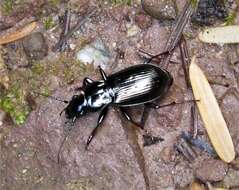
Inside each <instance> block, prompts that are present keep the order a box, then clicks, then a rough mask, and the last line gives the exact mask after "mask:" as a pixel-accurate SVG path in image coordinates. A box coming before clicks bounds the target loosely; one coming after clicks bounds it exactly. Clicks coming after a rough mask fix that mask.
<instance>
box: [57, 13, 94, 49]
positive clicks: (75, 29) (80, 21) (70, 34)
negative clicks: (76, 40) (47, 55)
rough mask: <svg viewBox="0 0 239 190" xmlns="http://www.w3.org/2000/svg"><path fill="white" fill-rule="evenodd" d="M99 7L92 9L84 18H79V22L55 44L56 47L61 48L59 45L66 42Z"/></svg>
mask: <svg viewBox="0 0 239 190" xmlns="http://www.w3.org/2000/svg"><path fill="white" fill-rule="evenodd" d="M96 11H97V9H94V10H93V11H91V12H90V13H89V14H88V15H86V16H85V18H83V19H82V20H79V21H78V23H77V24H76V25H75V26H74V27H73V28H72V29H71V30H70V31H69V32H68V33H67V34H66V35H65V36H64V37H63V38H62V39H61V40H60V41H59V42H58V43H57V44H56V45H55V47H54V49H59V47H60V46H61V45H62V44H63V43H66V42H67V40H68V39H69V38H70V37H71V36H72V35H73V34H74V33H75V32H76V31H78V30H79V29H80V27H81V26H82V25H83V24H85V23H86V22H87V20H88V19H89V18H90V17H92V16H93V15H94V14H95V13H96Z"/></svg>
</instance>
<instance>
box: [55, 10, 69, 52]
mask: <svg viewBox="0 0 239 190" xmlns="http://www.w3.org/2000/svg"><path fill="white" fill-rule="evenodd" d="M70 21H71V12H70V10H68V9H67V10H66V11H65V14H64V19H63V30H62V33H61V35H60V39H59V42H58V43H59V44H58V43H57V44H56V45H55V46H54V47H53V51H58V50H59V51H63V50H64V48H65V46H66V44H67V41H64V42H62V43H60V41H61V40H62V39H63V38H64V36H66V35H67V33H68V32H69V30H70Z"/></svg>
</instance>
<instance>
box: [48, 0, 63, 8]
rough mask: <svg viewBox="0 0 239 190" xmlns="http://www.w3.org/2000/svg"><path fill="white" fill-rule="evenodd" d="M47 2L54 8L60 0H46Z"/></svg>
mask: <svg viewBox="0 0 239 190" xmlns="http://www.w3.org/2000/svg"><path fill="white" fill-rule="evenodd" d="M48 2H49V4H50V5H51V6H54V7H56V6H58V5H59V4H60V2H61V0H48Z"/></svg>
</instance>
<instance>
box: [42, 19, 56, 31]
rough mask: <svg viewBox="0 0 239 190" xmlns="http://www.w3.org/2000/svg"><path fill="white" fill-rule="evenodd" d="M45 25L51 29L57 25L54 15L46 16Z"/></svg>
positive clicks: (47, 28)
mask: <svg viewBox="0 0 239 190" xmlns="http://www.w3.org/2000/svg"><path fill="white" fill-rule="evenodd" d="M43 26H44V28H45V29H46V30H49V29H51V28H53V27H54V26H55V23H54V21H53V18H52V16H49V17H46V18H45V19H44V20H43Z"/></svg>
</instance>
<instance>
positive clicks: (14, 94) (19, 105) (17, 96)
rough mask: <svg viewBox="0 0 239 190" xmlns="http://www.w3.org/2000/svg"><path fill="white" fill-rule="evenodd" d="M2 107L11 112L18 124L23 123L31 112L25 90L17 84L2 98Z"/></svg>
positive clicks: (0, 102) (0, 101)
mask: <svg viewBox="0 0 239 190" xmlns="http://www.w3.org/2000/svg"><path fill="white" fill-rule="evenodd" d="M0 107H1V109H2V110H4V111H5V112H7V113H9V114H10V116H11V117H12V119H13V121H14V122H15V123H16V124H17V125H20V124H23V123H24V122H25V120H26V117H27V115H28V114H29V112H30V109H29V107H28V106H26V102H25V100H24V94H23V91H22V90H21V89H20V88H19V87H17V86H13V87H11V89H10V90H9V91H8V93H7V94H6V95H5V96H3V97H1V98H0Z"/></svg>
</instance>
